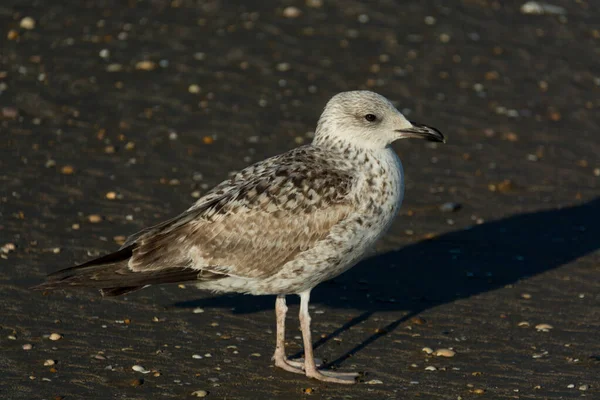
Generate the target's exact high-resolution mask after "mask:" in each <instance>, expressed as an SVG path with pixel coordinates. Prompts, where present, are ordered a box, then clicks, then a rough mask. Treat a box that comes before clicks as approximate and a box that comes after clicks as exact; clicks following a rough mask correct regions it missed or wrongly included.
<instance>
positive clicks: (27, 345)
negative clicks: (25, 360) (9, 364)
mask: <svg viewBox="0 0 600 400" xmlns="http://www.w3.org/2000/svg"><path fill="white" fill-rule="evenodd" d="M31 349H33V346H32V345H31V344H30V343H26V344H24V345H23V350H31Z"/></svg>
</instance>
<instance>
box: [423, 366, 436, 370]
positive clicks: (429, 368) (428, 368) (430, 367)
mask: <svg viewBox="0 0 600 400" xmlns="http://www.w3.org/2000/svg"><path fill="white" fill-rule="evenodd" d="M425 371H437V368H436V367H434V366H433V365H430V366H428V367H425Z"/></svg>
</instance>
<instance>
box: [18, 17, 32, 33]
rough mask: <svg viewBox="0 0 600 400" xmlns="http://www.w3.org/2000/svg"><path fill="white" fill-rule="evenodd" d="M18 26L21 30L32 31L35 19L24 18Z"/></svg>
mask: <svg viewBox="0 0 600 400" xmlns="http://www.w3.org/2000/svg"><path fill="white" fill-rule="evenodd" d="M19 26H20V27H21V28H23V29H27V30H32V29H34V28H35V19H33V18H31V17H25V18H23V19H22V20H21V22H20V23H19Z"/></svg>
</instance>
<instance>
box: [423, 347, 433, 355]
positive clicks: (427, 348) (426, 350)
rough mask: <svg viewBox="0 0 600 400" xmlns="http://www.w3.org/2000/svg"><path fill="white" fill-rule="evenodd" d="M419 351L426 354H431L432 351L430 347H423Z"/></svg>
mask: <svg viewBox="0 0 600 400" xmlns="http://www.w3.org/2000/svg"><path fill="white" fill-rule="evenodd" d="M421 351H424V352H425V353H427V354H431V353H433V349H432V348H431V347H423V348H422V349H421Z"/></svg>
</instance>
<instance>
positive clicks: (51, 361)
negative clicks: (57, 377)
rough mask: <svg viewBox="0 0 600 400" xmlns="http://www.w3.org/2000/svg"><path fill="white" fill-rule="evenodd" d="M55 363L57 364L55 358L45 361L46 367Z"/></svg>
mask: <svg viewBox="0 0 600 400" xmlns="http://www.w3.org/2000/svg"><path fill="white" fill-rule="evenodd" d="M54 364H56V361H54V360H46V361H44V367H51V366H53V365H54Z"/></svg>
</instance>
